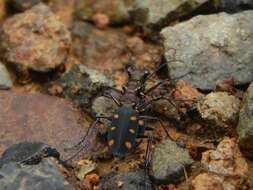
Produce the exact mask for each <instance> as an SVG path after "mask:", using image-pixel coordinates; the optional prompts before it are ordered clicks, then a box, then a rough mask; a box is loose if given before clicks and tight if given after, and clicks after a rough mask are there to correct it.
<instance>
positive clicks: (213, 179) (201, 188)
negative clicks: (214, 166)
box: [192, 173, 228, 190]
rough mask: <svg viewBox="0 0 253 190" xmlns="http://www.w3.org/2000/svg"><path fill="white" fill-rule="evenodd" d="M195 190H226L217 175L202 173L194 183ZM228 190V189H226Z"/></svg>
mask: <svg viewBox="0 0 253 190" xmlns="http://www.w3.org/2000/svg"><path fill="white" fill-rule="evenodd" d="M192 187H193V190H213V189H215V190H225V189H224V186H223V184H222V180H221V179H220V178H219V177H218V176H215V175H212V174H208V173H202V174H200V175H198V176H197V177H195V179H194V180H193V181H192ZM226 190H228V189H226Z"/></svg>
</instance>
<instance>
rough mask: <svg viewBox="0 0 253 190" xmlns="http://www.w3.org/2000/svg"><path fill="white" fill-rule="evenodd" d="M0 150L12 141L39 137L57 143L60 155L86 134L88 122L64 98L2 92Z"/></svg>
mask: <svg viewBox="0 0 253 190" xmlns="http://www.w3.org/2000/svg"><path fill="white" fill-rule="evenodd" d="M0 107H1V109H0V128H1V130H0V136H1V139H0V154H1V153H3V151H4V150H5V149H6V148H7V147H8V146H10V145H11V144H14V143H18V142H21V141H40V142H44V143H46V144H49V145H51V146H53V147H55V148H56V149H57V150H58V151H59V152H60V153H61V158H63V159H65V158H66V157H69V156H70V154H72V153H73V152H71V151H69V152H64V151H63V150H64V148H66V147H70V146H73V145H74V144H76V143H77V142H79V141H80V139H81V138H82V136H83V135H84V134H85V131H86V128H85V127H87V126H88V125H89V122H88V121H87V120H86V119H85V118H84V117H83V116H82V115H81V114H80V112H79V111H78V110H76V109H75V108H74V107H73V106H72V104H71V103H70V102H68V101H66V100H64V99H60V98H56V97H52V96H48V95H43V94H26V93H14V92H0Z"/></svg>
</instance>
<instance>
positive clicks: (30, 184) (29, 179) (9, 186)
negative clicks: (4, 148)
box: [0, 158, 72, 190]
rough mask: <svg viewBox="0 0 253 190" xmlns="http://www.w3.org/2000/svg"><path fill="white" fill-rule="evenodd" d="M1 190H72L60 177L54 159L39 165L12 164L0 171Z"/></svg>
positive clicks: (48, 159) (6, 165)
mask: <svg viewBox="0 0 253 190" xmlns="http://www.w3.org/2000/svg"><path fill="white" fill-rule="evenodd" d="M0 176H1V178H0V190H14V189H15V190H35V189H36V190H45V189H50V190H71V189H72V188H71V187H70V185H69V184H68V183H67V181H66V180H65V179H64V177H63V176H61V175H60V172H59V170H58V167H57V163H56V161H55V159H53V158H46V159H43V160H42V161H41V163H39V164H38V165H21V164H18V163H14V162H11V163H9V164H5V165H4V166H3V167H2V168H1V169H0Z"/></svg>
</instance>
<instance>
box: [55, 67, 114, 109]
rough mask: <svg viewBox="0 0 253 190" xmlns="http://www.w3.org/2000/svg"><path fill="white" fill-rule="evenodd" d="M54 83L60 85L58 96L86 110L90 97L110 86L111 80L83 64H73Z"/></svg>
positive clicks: (89, 104)
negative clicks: (60, 89)
mask: <svg viewBox="0 0 253 190" xmlns="http://www.w3.org/2000/svg"><path fill="white" fill-rule="evenodd" d="M54 85H60V86H61V87H62V91H60V93H59V95H60V96H62V97H65V98H67V99H70V100H71V101H73V102H74V103H75V104H76V105H78V106H79V107H81V108H82V109H85V110H87V109H88V108H89V107H90V106H91V101H92V99H93V98H95V97H96V96H97V95H98V94H101V93H103V91H105V90H106V89H107V88H109V87H112V86H113V81H112V80H110V79H109V78H108V77H106V76H105V75H103V74H102V73H100V72H98V71H96V70H94V69H91V68H88V67H87V66H85V65H74V66H72V67H71V68H70V69H69V70H68V71H67V72H66V73H64V74H63V75H62V77H61V78H60V79H59V80H57V81H56V82H55V83H54Z"/></svg>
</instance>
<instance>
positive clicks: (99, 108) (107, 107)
mask: <svg viewBox="0 0 253 190" xmlns="http://www.w3.org/2000/svg"><path fill="white" fill-rule="evenodd" d="M91 109H92V112H93V113H94V115H99V114H104V115H112V114H113V113H114V111H116V109H117V105H116V104H115V102H113V100H112V99H110V98H107V97H104V96H99V97H97V98H95V100H94V101H93V102H92V107H91ZM101 121H103V122H108V120H103V119H101Z"/></svg>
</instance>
